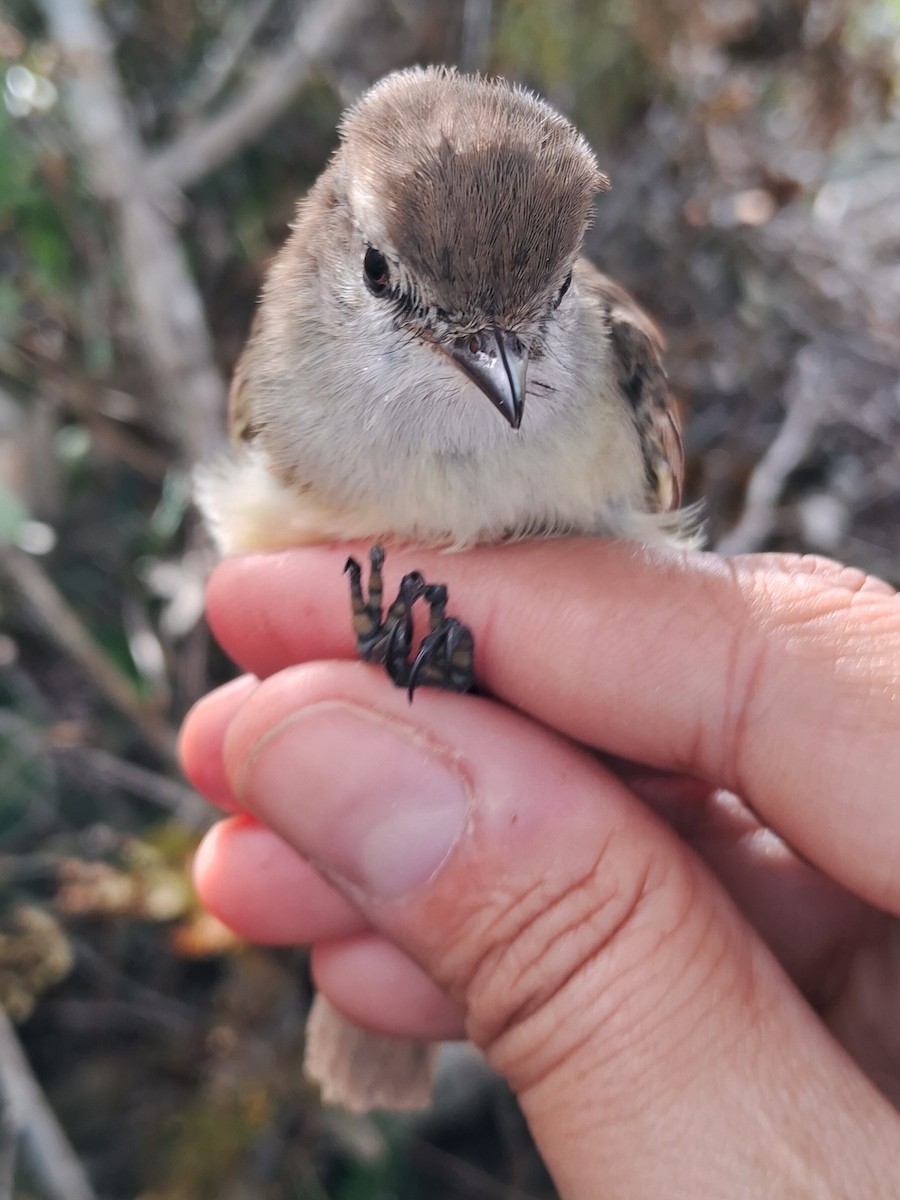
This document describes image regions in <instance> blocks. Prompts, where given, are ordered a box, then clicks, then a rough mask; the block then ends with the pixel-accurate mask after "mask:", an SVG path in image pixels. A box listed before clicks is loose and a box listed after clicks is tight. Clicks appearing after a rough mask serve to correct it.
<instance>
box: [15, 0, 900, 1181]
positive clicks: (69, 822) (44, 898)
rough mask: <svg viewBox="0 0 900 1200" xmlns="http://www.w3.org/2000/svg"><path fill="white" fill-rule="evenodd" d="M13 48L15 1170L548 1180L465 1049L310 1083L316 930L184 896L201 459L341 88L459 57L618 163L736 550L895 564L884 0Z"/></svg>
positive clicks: (899, 279)
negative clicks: (354, 1089)
mask: <svg viewBox="0 0 900 1200" xmlns="http://www.w3.org/2000/svg"><path fill="white" fill-rule="evenodd" d="M0 59H2V62H0V75H2V78H0V85H2V90H3V96H2V101H3V102H2V104H0V588H2V591H0V1002H2V1010H0V1092H2V1098H3V1107H2V1116H0V1197H6V1196H16V1197H31V1196H35V1197H53V1198H55V1197H59V1198H60V1200H73V1198H75V1197H82V1198H85V1197H89V1196H90V1195H92V1194H93V1195H96V1196H99V1197H104V1198H107V1197H109V1198H113V1197H115V1198H119V1197H122V1198H125V1197H135V1196H140V1197H144V1198H146V1200H150V1198H152V1200H181V1198H184V1200H206V1198H209V1200H239V1198H241V1200H242V1198H245V1197H246V1198H248V1200H249V1198H251V1197H252V1198H263V1200H268V1198H272V1200H275V1198H279V1200H280V1198H289V1197H304V1198H306V1197H308V1198H309V1200H326V1198H332V1200H363V1198H367V1197H379V1198H384V1200H387V1198H397V1200H412V1198H416V1197H438V1198H440V1197H485V1198H494V1197H496V1198H497V1200H527V1198H528V1197H532V1198H537V1197H542V1196H548V1195H551V1194H552V1189H551V1187H550V1185H549V1183H548V1181H547V1179H546V1177H545V1175H544V1173H543V1171H542V1168H541V1166H540V1163H539V1161H538V1159H537V1157H536V1156H535V1154H534V1152H533V1150H532V1149H531V1147H530V1144H529V1141H528V1138H527V1135H526V1133H525V1131H524V1129H523V1126H522V1122H521V1120H520V1118H519V1115H518V1113H517V1111H516V1108H515V1105H514V1103H513V1102H512V1100H511V1099H510V1098H509V1097H508V1096H506V1095H505V1094H504V1093H503V1092H502V1091H501V1090H499V1089H496V1088H490V1087H488V1088H485V1087H484V1086H475V1087H474V1088H473V1087H472V1086H468V1085H464V1084H463V1083H462V1082H461V1080H464V1079H465V1076H460V1075H459V1073H458V1072H457V1073H456V1074H455V1075H454V1076H453V1078H452V1080H451V1082H452V1083H455V1085H456V1090H454V1087H448V1088H447V1089H445V1090H442V1092H441V1096H440V1100H439V1104H438V1108H437V1110H436V1112H435V1113H434V1114H432V1115H431V1116H430V1117H428V1118H426V1119H421V1120H416V1121H401V1120H396V1119H380V1118H379V1119H376V1120H370V1119H359V1120H356V1119H354V1120H350V1119H349V1118H347V1117H345V1116H343V1115H341V1114H339V1113H328V1112H325V1113H323V1112H322V1111H321V1110H320V1108H319V1107H318V1104H317V1101H316V1098H315V1096H314V1095H313V1094H312V1093H311V1092H310V1090H309V1089H308V1088H307V1087H306V1085H305V1084H304V1082H303V1080H302V1077H301V1074H300V1070H299V1062H300V1057H301V1053H302V1022H303V1015H304V1013H305V1009H306V1006H307V1004H308V1002H309V985H308V980H307V975H306V968H305V962H304V959H303V956H302V954H300V953H295V952H285V951H268V950H262V949H259V948H254V947H250V946H246V945H242V944H239V943H238V942H236V941H235V939H233V938H232V937H231V936H230V935H229V934H228V932H227V931H226V930H224V929H223V928H222V927H221V926H219V925H218V924H217V923H216V922H215V921H214V920H213V919H211V918H210V917H208V916H206V915H205V914H204V913H202V912H201V911H200V910H199V909H198V907H197V905H196V902H195V900H194V898H193V896H192V893H191V888H190V883H189V875H188V866H189V862H190V857H191V853H192V850H193V847H194V846H195V845H196V842H197V839H198V838H199V836H200V834H201V833H202V831H203V829H204V828H205V827H207V825H208V824H209V822H210V820H211V819H212V818H211V815H210V813H209V812H208V810H207V808H206V806H205V805H204V803H203V802H202V801H201V800H200V799H199V798H198V797H197V796H195V795H194V794H193V793H192V792H191V791H190V789H188V788H187V787H186V786H185V784H184V782H183V781H182V780H181V778H180V776H179V774H178V770H177V767H176V765H175V760H174V755H173V746H174V737H175V730H176V729H177V726H178V722H179V720H180V718H181V717H182V715H183V714H184V712H185V710H186V708H187V707H188V706H189V705H190V704H191V703H192V702H193V701H194V700H195V699H196V698H197V697H199V696H200V695H202V694H203V693H204V692H205V691H207V690H208V689H209V688H210V687H211V686H213V685H214V684H216V683H218V682H221V681H222V680H224V679H225V678H227V677H228V676H229V673H230V667H229V664H227V663H226V662H225V661H224V660H223V659H222V658H221V656H220V655H219V654H218V653H217V651H216V649H215V647H214V646H213V645H212V644H211V641H210V638H209V636H208V634H207V632H206V630H205V628H204V626H203V622H202V588H203V581H204V578H205V575H206V573H207V571H208V570H209V567H210V564H211V561H212V556H211V552H210V551H209V548H208V546H207V543H206V540H205V537H204V535H203V532H202V530H201V529H200V528H199V527H198V523H197V519H196V516H195V514H194V513H193V512H192V510H191V507H190V484H189V474H190V465H191V463H192V462H193V461H195V460H196V459H197V458H198V457H202V456H204V455H208V454H210V453H211V452H213V451H214V449H215V447H216V445H217V443H218V441H219V439H220V438H221V437H222V429H223V397H224V394H225V387H226V382H227V379H228V376H229V373H230V371H231V369H232V367H233V364H234V362H235V359H236V357H237V355H238V353H239V351H240V348H241V346H242V343H243V340H244V338H245V336H246V332H247V329H248V326H249V322H250V319H251V314H252V311H253V305H254V300H255V296H256V293H257V289H258V287H259V283H260V279H261V276H262V273H263V271H264V269H265V265H266V262H267V260H268V259H269V258H270V257H271V255H272V253H273V252H274V250H275V249H276V248H277V247H278V245H279V244H280V242H281V241H282V239H283V237H284V236H285V232H286V225H287V222H288V221H289V220H290V218H291V213H292V209H293V205H294V202H295V200H296V197H297V196H298V194H300V193H302V192H303V190H304V189H305V188H306V187H307V185H308V184H309V183H310V181H311V180H312V179H313V178H314V177H315V175H316V174H317V173H318V171H319V170H320V169H321V167H322V164H323V162H324V160H325V158H326V157H327V155H328V154H329V152H330V150H331V149H332V147H333V145H334V141H335V125H336V122H337V119H338V117H339V114H340V112H341V110H342V109H343V107H344V106H345V105H346V104H347V103H348V102H350V101H352V100H353V99H355V98H356V97H357V96H358V95H359V93H360V91H361V90H362V89H364V88H365V87H366V86H367V85H368V84H369V83H370V82H372V81H373V80H375V79H376V78H378V77H379V76H380V75H382V74H384V73H385V72H387V71H389V70H392V69H394V68H396V67H400V66H404V65H407V64H411V63H415V62H446V63H457V64H460V65H461V66H463V67H465V68H466V69H477V70H482V71H487V72H492V73H500V74H504V75H506V76H508V77H509V78H511V79H515V80H519V81H521V82H523V83H526V84H528V85H530V86H532V87H534V88H535V89H537V90H538V91H540V92H541V93H543V94H544V95H545V96H547V97H548V98H549V99H550V100H551V101H552V102H553V103H554V104H555V105H557V106H558V107H559V108H561V109H562V110H563V111H565V112H567V113H569V114H570V115H571V116H572V117H573V118H574V120H575V121H576V122H577V124H578V125H579V126H580V128H581V129H582V130H583V131H584V133H585V134H586V135H587V136H588V138H589V139H590V140H591V142H592V144H593V145H594V147H595V148H596V150H597V153H598V157H599V159H600V164H601V166H602V168H603V169H604V170H605V171H606V172H607V173H608V174H609V175H610V176H611V178H612V181H613V191H612V192H611V193H610V194H609V195H607V196H604V197H602V198H601V200H600V201H599V203H598V211H597V218H596V222H595V225H594V227H593V229H592V231H591V233H590V245H589V250H590V252H591V254H592V255H593V257H594V258H595V259H596V261H597V262H598V263H599V264H600V265H601V266H602V267H603V269H604V270H607V271H609V272H610V273H612V274H613V275H615V276H617V277H618V278H619V279H621V280H622V281H623V282H624V283H625V284H626V285H627V286H628V287H630V288H631V289H632V290H633V291H634V293H635V294H636V295H637V296H638V298H639V299H640V300H641V301H642V302H643V303H644V304H645V305H646V306H647V307H648V308H649V310H650V311H651V312H652V313H653V315H654V316H655V317H656V319H657V320H658V322H659V323H660V324H661V326H662V327H663V328H664V330H665V331H666V334H667V337H668V339H669V343H670V350H669V357H668V364H669V370H670V376H671V381H672V385H673V388H674V390H675V392H676V394H677V395H678V397H679V398H680V402H681V404H682V407H683V410H684V415H685V421H686V448H687V453H688V460H689V479H688V484H689V488H688V492H689V494H688V498H689V499H690V500H695V499H699V498H701V497H702V498H704V500H705V503H706V510H707V514H708V521H709V536H710V542H711V545H713V546H715V547H717V548H719V549H721V550H723V551H728V552H734V551H741V550H760V549H767V548H776V549H790V550H797V551H814V552H821V553H826V554H829V555H833V556H835V557H838V558H841V559H843V560H845V561H847V562H848V563H851V564H853V565H856V566H859V567H862V568H864V569H866V570H868V571H872V572H875V573H877V574H879V575H881V576H883V577H884V578H886V579H888V580H890V581H891V582H893V583H894V584H897V583H900V495H898V493H900V451H898V446H900V383H898V379H900V123H898V121H897V115H898V78H900V0H464V2H463V0H434V2H426V0H153V2H152V3H146V2H143V3H142V2H141V0H7V2H6V3H5V4H3V5H2V6H0ZM4 1013H5V1017H4V1016H3V1014H4ZM460 1087H461V1088H462V1091H461V1093H460V1091H459V1088H460ZM460 1094H461V1095H462V1097H463V1099H462V1102H460V1101H459V1098H458V1097H459V1095H460ZM54 1113H55V1114H56V1116H55V1117H54V1115H53V1114H54Z"/></svg>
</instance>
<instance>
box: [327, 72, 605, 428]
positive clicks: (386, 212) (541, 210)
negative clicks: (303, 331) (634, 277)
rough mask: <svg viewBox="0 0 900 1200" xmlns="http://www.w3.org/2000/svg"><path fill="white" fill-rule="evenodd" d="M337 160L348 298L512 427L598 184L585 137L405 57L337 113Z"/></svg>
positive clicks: (485, 87) (491, 88) (507, 92)
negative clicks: (404, 65)
mask: <svg viewBox="0 0 900 1200" xmlns="http://www.w3.org/2000/svg"><path fill="white" fill-rule="evenodd" d="M335 165H336V167H337V168H338V186H339V188H340V190H341V192H342V194H343V195H342V199H343V201H344V202H345V203H346V205H347V206H348V208H349V211H350V215H351V222H352V226H353V238H354V245H355V254H356V257H355V259H354V261H355V264H356V265H355V267H354V271H355V272H356V274H355V276H354V279H355V284H354V287H355V289H356V291H357V297H356V299H357V302H358V303H365V304H368V305H371V306H373V309H374V310H375V311H376V312H378V313H379V314H380V315H379V317H378V319H380V320H384V321H389V322H392V323H393V324H394V325H395V326H396V327H397V328H398V329H402V330H404V331H406V332H407V333H408V334H409V335H410V336H411V337H414V338H417V339H420V340H421V341H422V342H423V343H425V344H427V345H428V347H429V348H430V349H431V350H432V351H433V352H435V353H438V354H442V355H446V356H448V357H449V358H450V359H451V360H452V361H453V363H455V364H456V366H458V367H459V368H460V369H461V370H462V371H463V372H464V373H465V374H466V375H467V376H468V377H469V378H470V379H471V380H472V381H473V382H474V383H475V384H477V386H478V387H479V388H480V389H481V390H482V391H483V392H484V393H485V394H486V395H487V396H488V398H489V399H490V400H491V402H492V403H493V404H494V405H495V406H496V408H497V409H498V410H499V411H500V412H501V413H502V414H503V416H504V417H505V418H506V420H507V421H508V422H509V424H510V425H511V426H512V427H513V428H518V426H519V424H520V422H521V419H522V411H523V405H524V397H525V377H526V371H527V367H528V362H529V359H533V358H535V357H538V356H540V354H541V353H542V345H543V341H544V337H545V334H546V331H547V328H548V326H549V324H550V323H551V322H552V321H554V319H555V318H556V313H557V309H558V308H559V307H560V305H561V304H562V303H563V302H564V299H565V296H566V292H567V290H568V288H569V284H570V282H571V277H572V267H573V265H574V263H575V260H576V258H577V257H578V254H579V251H580V249H581V245H582V241H583V238H584V233H585V230H586V228H587V226H588V222H589V220H590V214H591V208H592V204H593V198H594V194H595V193H596V192H597V191H599V190H602V189H605V188H606V187H608V182H607V180H606V178H605V176H604V175H602V174H601V173H600V171H599V170H598V168H597V163H596V160H595V159H594V155H593V153H592V152H591V150H590V148H589V146H588V145H587V143H586V142H585V140H584V139H583V138H582V137H581V135H580V134H579V133H578V132H577V131H576V130H575V129H574V127H573V126H572V125H571V124H570V123H569V122H568V121H567V120H565V118H563V117H561V116H560V115H559V114H558V113H556V112H555V111H554V110H553V109H552V108H550V106H549V105H547V104H545V103H544V102H543V101H541V100H539V99H538V98H537V97H536V96H534V95H532V94H531V93H529V92H527V91H525V90H524V89H522V88H518V87H513V86H511V85H509V84H507V83H505V82H503V81H502V80H485V79H481V78H478V77H473V76H464V75H458V74H456V73H455V72H454V71H450V70H446V69H436V68H429V69H421V68H415V69H412V70H408V71H401V72H398V73H396V74H394V75H389V76H388V77H387V78H386V79H384V80H382V81H381V82H380V83H379V84H377V85H376V86H375V87H374V88H372V90H371V91H369V92H368V93H366V95H365V96H364V97H363V98H362V100H360V102H359V103H358V104H357V105H356V106H355V107H354V108H352V109H351V110H350V111H349V112H348V113H347V115H346V117H345V118H344V121H343V123H342V126H341V146H340V148H339V150H338V152H337V154H336V157H335ZM363 289H364V294H363Z"/></svg>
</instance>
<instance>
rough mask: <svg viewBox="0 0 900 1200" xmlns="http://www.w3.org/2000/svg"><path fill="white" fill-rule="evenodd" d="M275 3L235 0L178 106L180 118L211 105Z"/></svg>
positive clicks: (257, 0)
mask: <svg viewBox="0 0 900 1200" xmlns="http://www.w3.org/2000/svg"><path fill="white" fill-rule="evenodd" d="M274 4H275V0H251V3H249V4H246V3H241V0H237V3H235V5H234V7H233V8H232V10H231V12H230V13H229V14H228V16H227V17H226V18H225V22H224V24H223V26H222V30H221V32H220V34H219V36H218V37H217V38H216V40H215V42H214V43H213V45H212V46H210V48H209V49H208V50H207V51H206V53H205V54H204V55H203V63H202V65H201V67H200V69H199V70H198V72H197V75H196V77H195V78H194V79H193V80H192V81H191V83H190V85H189V86H188V87H187V89H186V90H185V94H184V98H183V99H182V101H181V103H180V104H179V105H178V109H179V112H180V114H181V116H182V118H187V117H193V116H194V115H195V114H196V113H198V112H199V111H200V110H201V109H203V108H206V107H207V106H208V105H210V104H212V102H213V100H215V98H216V97H217V96H218V95H219V93H220V92H221V91H222V89H223V88H224V87H225V85H226V84H227V83H228V81H229V80H230V79H231V76H232V75H233V74H234V72H235V70H236V69H237V65H238V63H239V62H240V61H241V58H242V57H243V55H244V53H245V51H246V50H247V48H248V47H249V45H250V43H251V42H252V41H253V39H254V38H255V37H256V34H257V33H258V32H259V28H260V26H261V25H262V23H263V22H264V21H265V19H266V17H267V16H268V15H269V13H270V12H271V11H272V8H273V6H274Z"/></svg>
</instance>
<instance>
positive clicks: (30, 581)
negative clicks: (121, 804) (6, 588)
mask: <svg viewBox="0 0 900 1200" xmlns="http://www.w3.org/2000/svg"><path fill="white" fill-rule="evenodd" d="M0 573H2V574H4V575H6V576H7V578H8V579H9V581H10V582H11V583H12V585H13V586H14V587H15V589H16V591H17V592H18V593H19V594H20V595H21V596H22V597H23V598H24V599H25V600H26V601H27V602H28V605H29V608H30V611H31V612H32V613H33V614H34V615H35V616H36V617H37V619H38V620H39V621H40V623H41V625H42V627H43V629H44V631H45V632H46V633H47V634H48V635H49V637H50V639H51V640H52V641H53V642H55V644H56V645H57V646H58V647H59V648H60V649H61V650H62V651H63V652H64V653H65V654H66V655H68V657H69V658H71V659H72V660H73V661H74V662H76V663H78V665H79V666H80V667H81V668H82V670H83V671H85V672H86V674H87V675H88V676H89V677H90V679H91V680H92V681H93V683H94V685H95V686H96V688H97V690H98V691H99V692H100V693H101V694H102V695H103V696H105V697H106V699H107V700H108V701H109V703H110V704H111V705H112V706H113V707H114V708H115V709H116V710H117V711H118V712H121V713H122V714H123V715H124V716H125V717H127V718H128V720H129V721H131V722H132V724H134V725H135V726H136V727H137V728H138V730H139V731H140V732H141V734H142V735H143V736H144V738H145V739H146V740H147V741H148V742H149V743H150V745H151V746H153V748H154V749H155V750H156V751H157V752H158V753H159V754H161V755H162V756H163V758H164V759H165V760H166V761H167V762H174V761H175V735H174V733H173V732H172V730H171V729H170V728H169V726H168V725H167V723H166V722H165V721H164V720H163V718H162V717H161V716H159V714H158V713H156V712H155V711H154V710H153V709H152V708H149V707H148V706H147V705H146V704H145V703H144V701H143V700H142V698H141V696H140V694H139V693H138V691H137V689H136V688H135V687H134V685H133V684H132V682H131V680H129V679H128V678H127V677H126V676H125V675H123V674H122V673H121V672H120V671H118V670H117V669H116V667H114V666H113V664H112V663H111V662H110V660H109V659H108V658H107V656H106V654H104V652H103V651H102V650H101V649H100V647H99V646H98V645H97V643H96V642H95V641H94V639H93V638H92V637H91V635H90V634H89V633H88V631H87V630H86V629H85V627H84V625H83V624H82V623H81V621H80V620H79V618H78V615H77V614H76V612H75V610H74V609H73V608H72V607H71V605H70V604H69V602H68V601H67V600H66V598H65V597H64V596H63V594H62V593H61V592H60V591H59V590H58V588H57V587H56V585H55V584H54V583H53V581H52V580H51V579H50V578H49V577H48V576H47V575H46V574H45V573H44V572H43V571H42V570H41V568H40V567H39V566H38V564H37V563H36V562H35V561H34V559H33V558H31V557H30V556H29V555H28V554H25V553H24V552H23V551H21V550H18V549H16V548H15V547H14V546H8V545H2V544H0Z"/></svg>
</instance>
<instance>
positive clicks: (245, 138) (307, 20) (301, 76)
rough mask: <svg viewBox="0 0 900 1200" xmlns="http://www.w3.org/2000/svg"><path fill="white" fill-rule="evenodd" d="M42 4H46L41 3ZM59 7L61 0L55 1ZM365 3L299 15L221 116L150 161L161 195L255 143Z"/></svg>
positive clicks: (330, 0) (357, 0)
mask: <svg viewBox="0 0 900 1200" xmlns="http://www.w3.org/2000/svg"><path fill="white" fill-rule="evenodd" d="M41 2H42V3H43V4H44V5H47V4H48V3H50V0H41ZM55 2H56V3H61V2H62V0H55ZM368 2H369V0H315V3H312V4H308V5H307V6H306V7H305V8H304V9H303V12H302V13H301V15H300V17H299V19H298V21H297V24H296V26H295V28H294V30H293V31H292V33H291V34H290V35H289V36H288V38H287V41H286V45H285V47H284V49H282V50H280V51H278V53H276V54H272V55H270V56H269V57H268V58H266V59H265V60H263V61H261V62H260V63H259V64H258V66H257V68H256V71H255V77H254V79H253V80H252V82H250V83H248V84H247V86H246V87H245V88H244V89H243V91H241V92H239V93H238V95H236V96H235V97H234V99H233V100H231V101H230V102H229V103H228V104H226V105H225V106H224V107H223V108H222V109H221V111H220V112H218V113H216V114H215V116H212V117H209V118H208V119H207V120H205V121H197V122H195V123H194V124H192V125H189V126H188V127H187V128H186V129H184V130H183V131H182V132H181V133H180V134H179V135H178V136H177V137H176V138H175V139H174V140H173V141H172V142H171V143H170V144H169V145H168V146H164V147H163V148H162V149H161V150H160V151H158V152H157V154H156V155H154V157H153V158H152V160H151V162H150V167H151V171H152V174H153V178H154V179H155V180H156V182H157V186H158V188H159V189H160V190H162V191H164V190H165V188H166V187H167V186H168V187H172V186H175V187H179V188H188V187H190V186H191V185H192V184H194V183H196V182H197V181H198V180H200V179H202V178H203V177H204V175H208V174H209V172H210V171H213V170H215V169H216V167H219V166H221V165H222V163H224V162H227V160H228V159H230V158H232V157H233V156H234V155H235V154H237V153H238V152H239V151H240V150H242V149H243V148H244V147H245V146H246V145H248V144H249V143H250V142H252V141H253V140H254V139H255V138H258V137H259V136H260V134H261V133H262V132H263V130H265V129H266V128H267V127H268V126H269V125H270V124H271V123H272V122H273V121H274V120H276V119H277V118H278V117H279V116H280V115H281V114H282V113H283V112H284V110H285V109H286V108H287V106H288V105H289V104H290V103H291V101H292V100H293V98H294V97H295V96H296V95H297V92H298V91H299V90H300V88H301V87H302V86H303V85H304V84H305V83H306V81H307V80H308V79H309V77H310V74H311V72H312V70H313V68H314V67H315V65H316V64H317V63H319V62H322V61H323V60H326V59H328V58H330V57H331V56H332V55H333V54H334V52H335V50H337V49H338V47H339V46H340V45H341V44H342V42H343V41H344V38H345V37H346V35H347V34H348V33H349V32H350V30H351V28H352V27H353V26H354V25H356V24H357V23H358V22H359V20H360V17H361V14H362V12H363V9H364V7H365V6H366V4H367V3H368Z"/></svg>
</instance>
